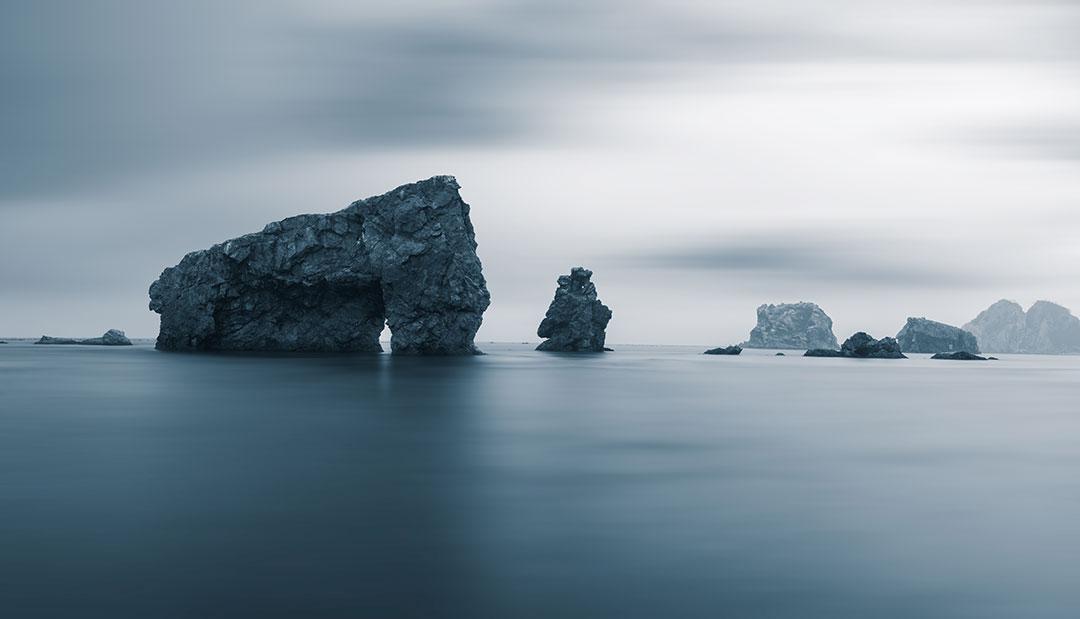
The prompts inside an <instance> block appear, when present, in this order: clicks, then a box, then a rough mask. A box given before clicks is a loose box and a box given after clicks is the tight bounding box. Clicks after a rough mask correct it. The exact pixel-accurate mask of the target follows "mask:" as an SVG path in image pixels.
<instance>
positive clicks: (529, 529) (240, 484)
mask: <svg viewBox="0 0 1080 619" xmlns="http://www.w3.org/2000/svg"><path fill="white" fill-rule="evenodd" d="M483 348H484V349H485V350H486V351H487V352H488V353H489V354H488V355H486V356H482V357H473V358H449V359H447V358H440V359H415V358H392V357H390V356H389V355H375V356H351V355H342V356H335V355H323V356H257V355H186V354H169V353H159V352H156V351H154V350H153V349H152V348H150V347H149V346H146V345H142V346H135V347H132V348H98V347H44V346H33V345H30V344H25V343H13V344H8V345H2V346H0V616H3V617H19V618H23V617H80V618H85V617H109V618H111V619H115V618H121V617H138V618H151V617H152V618H159V617H198V618H206V617H260V618H265V617H372V618H383V617H454V618H487V617H491V618H500V619H501V618H518V617H524V618H531V617H545V618H547V617H550V618H560V619H562V618H568V617H611V618H620V619H621V618H637V617H641V618H650V619H652V618H663V617H679V618H683V617H688V618H695V617H708V618H716V617H751V618H757V617H766V618H767V617H784V618H800V619H805V618H815V617H829V618H836V617H860V618H865V617H874V618H881V617H897V618H900V617H903V618H912V617H918V618H921V619H925V618H933V617H970V618H980V619H983V618H991V617H1022V618H1035V617H1070V618H1071V617H1076V616H1077V615H1078V614H1080V358H1070V357H1037V356H1010V357H1003V358H1002V360H1001V361H998V362H986V363H978V362H949V361H931V360H929V359H927V358H925V357H920V358H915V359H911V360H908V361H885V360H867V361H857V360H847V359H805V358H802V357H798V356H795V355H791V354H789V356H786V357H775V356H773V352H772V351H747V352H745V353H743V355H742V356H739V357H706V356H702V355H700V354H698V353H699V352H700V349H688V348H651V347H625V348H622V349H620V350H618V351H617V352H615V353H609V354H604V355H595V356H585V355H578V356H574V355H558V354H543V353H536V352H533V351H532V350H531V349H530V348H529V347H527V346H519V345H493V344H489V345H486V346H483Z"/></svg>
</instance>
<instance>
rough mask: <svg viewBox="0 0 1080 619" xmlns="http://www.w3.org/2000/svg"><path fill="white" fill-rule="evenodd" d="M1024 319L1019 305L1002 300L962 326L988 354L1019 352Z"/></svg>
mask: <svg viewBox="0 0 1080 619" xmlns="http://www.w3.org/2000/svg"><path fill="white" fill-rule="evenodd" d="M1025 320H1026V317H1025V315H1024V308H1022V307H1020V304H1019V303H1015V302H1013V301H1006V300H1004V299H1002V300H1001V301H998V302H997V303H994V304H993V305H991V306H990V307H988V308H986V309H985V310H983V311H982V312H980V313H979V315H978V316H976V317H975V318H974V319H973V320H972V321H971V322H968V323H967V324H965V325H964V326H963V329H964V330H965V331H968V332H969V333H972V334H974V335H975V338H976V339H977V340H978V341H979V348H980V349H981V350H983V351H989V352H1020V346H1021V342H1022V340H1023V339H1024V330H1025V329H1026V325H1025Z"/></svg>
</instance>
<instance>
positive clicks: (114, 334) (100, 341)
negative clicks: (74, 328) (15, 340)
mask: <svg viewBox="0 0 1080 619" xmlns="http://www.w3.org/2000/svg"><path fill="white" fill-rule="evenodd" d="M34 343H35V344H51V345H63V346H73V345H81V346H131V340H129V339H128V338H127V336H126V335H124V332H123V331H120V330H118V329H109V330H108V331H106V332H105V334H104V335H102V336H101V337H91V338H86V339H72V338H67V337H50V336H48V335H43V336H41V339H40V340H38V341H36V342H34Z"/></svg>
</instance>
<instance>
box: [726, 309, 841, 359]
mask: <svg viewBox="0 0 1080 619" xmlns="http://www.w3.org/2000/svg"><path fill="white" fill-rule="evenodd" d="M832 328H833V323H832V319H831V318H829V316H828V315H827V314H826V313H825V312H824V311H823V310H822V309H821V308H820V307H818V306H817V304H815V303H806V302H801V303H781V304H779V305H772V304H768V305H762V306H760V307H758V308H757V325H756V326H755V327H754V328H753V329H752V330H751V331H750V339H749V340H747V341H746V342H745V343H743V347H745V348H784V349H832V350H836V349H837V348H839V346H838V345H837V343H836V336H835V335H833V330H832Z"/></svg>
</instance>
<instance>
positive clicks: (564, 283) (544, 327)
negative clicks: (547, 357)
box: [536, 267, 611, 352]
mask: <svg viewBox="0 0 1080 619" xmlns="http://www.w3.org/2000/svg"><path fill="white" fill-rule="evenodd" d="M591 278H592V271H590V270H588V269H586V268H582V267H574V268H573V269H571V271H570V275H561V276H559V287H558V288H556V289H555V298H554V299H553V300H552V301H551V306H549V307H548V311H547V314H546V315H545V316H544V320H543V321H541V322H540V327H539V328H538V329H537V330H536V334H537V335H539V336H540V337H542V338H547V339H546V340H545V341H543V342H541V343H540V345H539V346H537V347H536V350H544V351H550V352H601V351H605V350H610V349H608V348H604V338H605V337H606V334H605V329H607V324H608V321H609V320H611V308H609V307H608V306H606V305H604V304H603V303H601V302H600V300H599V299H597V298H596V286H595V285H594V284H593V283H592V281H590V280H591Z"/></svg>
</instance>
